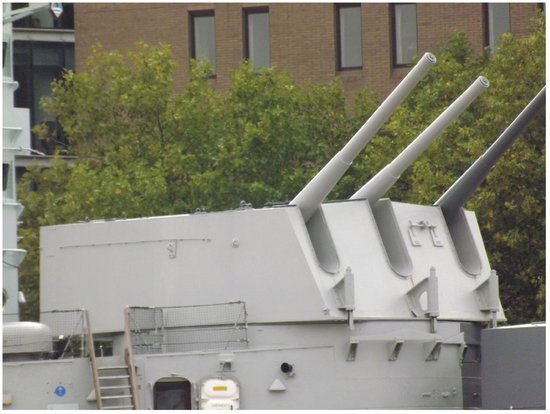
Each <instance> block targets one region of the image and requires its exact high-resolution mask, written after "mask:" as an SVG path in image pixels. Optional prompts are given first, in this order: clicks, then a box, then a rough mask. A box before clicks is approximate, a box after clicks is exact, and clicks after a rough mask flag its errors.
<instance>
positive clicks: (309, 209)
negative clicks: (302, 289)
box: [290, 53, 437, 221]
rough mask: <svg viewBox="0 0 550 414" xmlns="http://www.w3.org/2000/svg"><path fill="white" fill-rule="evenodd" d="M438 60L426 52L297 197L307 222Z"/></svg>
mask: <svg viewBox="0 0 550 414" xmlns="http://www.w3.org/2000/svg"><path fill="white" fill-rule="evenodd" d="M436 61H437V59H436V58H435V56H434V55H432V54H431V53H425V54H424V56H422V58H421V59H420V60H419V61H418V63H417V64H416V65H415V66H414V68H412V69H411V71H410V72H409V73H408V74H407V76H405V78H404V79H403V80H402V81H401V82H400V83H399V85H398V86H397V87H396V88H395V89H394V90H393V92H392V93H391V94H390V95H389V96H388V97H387V98H386V99H385V100H384V102H383V103H382V104H381V105H380V106H379V107H378V109H376V111H375V112H374V113H373V114H372V116H371V117H370V118H369V119H368V120H367V121H366V122H365V123H364V124H363V126H362V127H361V128H360V129H359V131H357V133H356V134H355V135H354V136H353V137H352V138H351V139H350V140H349V141H348V143H347V144H346V145H345V146H344V148H342V149H341V150H340V151H339V152H338V153H337V154H336V155H335V156H334V157H333V158H332V159H331V160H330V161H329V162H328V163H327V164H326V165H325V166H324V167H323V169H322V170H321V171H320V172H319V173H318V174H317V175H316V176H315V177H314V178H313V179H312V180H311V181H310V182H309V183H308V184H307V185H306V186H305V187H304V188H303V189H302V191H300V192H299V193H298V195H297V196H296V197H294V199H293V200H292V201H291V202H290V204H293V205H296V206H298V207H299V208H300V211H301V212H302V215H303V217H304V220H305V221H308V220H309V219H310V218H311V216H313V214H314V213H315V211H316V210H317V209H318V207H319V205H320V204H321V203H322V202H323V200H324V199H325V197H326V196H327V195H328V194H329V193H330V192H331V190H332V189H333V188H334V186H335V185H336V183H337V182H338V181H339V180H340V178H342V176H343V175H344V173H345V172H346V171H347V169H348V168H349V166H350V165H351V163H352V162H353V160H354V159H355V158H356V157H357V156H358V155H359V153H360V152H361V151H362V149H363V148H364V147H365V145H367V143H368V142H369V141H370V140H371V139H372V137H373V136H374V135H375V134H376V132H377V131H378V130H379V129H380V127H381V126H382V125H383V124H384V122H386V121H387V119H388V118H389V117H390V116H391V114H392V113H393V111H394V110H395V109H396V108H397V107H398V106H399V104H400V103H401V102H403V100H404V99H405V98H406V97H407V95H408V94H409V93H410V92H411V91H412V89H413V88H414V87H415V86H416V85H417V84H418V82H420V80H421V79H422V78H423V77H424V76H425V75H426V73H427V72H428V70H429V69H430V67H432V66H433V65H434V64H435V63H436Z"/></svg>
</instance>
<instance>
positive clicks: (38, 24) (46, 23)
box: [11, 3, 74, 30]
mask: <svg viewBox="0 0 550 414" xmlns="http://www.w3.org/2000/svg"><path fill="white" fill-rule="evenodd" d="M44 4H47V3H44ZM11 7H12V10H16V9H21V8H24V7H29V3H12V5H11ZM13 27H18V28H32V29H69V30H73V29H74V5H73V4H71V3H63V13H61V16H59V18H55V17H54V16H53V14H52V13H51V12H50V11H49V10H48V9H47V8H44V9H42V10H38V11H37V12H35V13H33V14H32V15H30V16H28V17H24V18H23V19H20V20H16V21H14V22H13Z"/></svg>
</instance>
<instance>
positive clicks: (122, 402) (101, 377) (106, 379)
mask: <svg viewBox="0 0 550 414" xmlns="http://www.w3.org/2000/svg"><path fill="white" fill-rule="evenodd" d="M96 371H97V380H98V382H99V395H97V392H96V398H97V402H98V408H99V409H100V410H133V409H134V408H135V406H134V396H133V395H132V385H131V383H130V369H129V367H128V366H127V365H119V366H105V367H96Z"/></svg>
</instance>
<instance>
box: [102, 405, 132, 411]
mask: <svg viewBox="0 0 550 414" xmlns="http://www.w3.org/2000/svg"><path fill="white" fill-rule="evenodd" d="M103 409H104V410H133V409H134V406H133V405H111V406H108V407H103Z"/></svg>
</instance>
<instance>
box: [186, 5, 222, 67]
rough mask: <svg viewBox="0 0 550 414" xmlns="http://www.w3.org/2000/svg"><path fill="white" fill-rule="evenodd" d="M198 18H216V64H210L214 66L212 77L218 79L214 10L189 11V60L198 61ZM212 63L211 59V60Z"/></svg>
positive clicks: (215, 50) (215, 51)
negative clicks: (196, 23)
mask: <svg viewBox="0 0 550 414" xmlns="http://www.w3.org/2000/svg"><path fill="white" fill-rule="evenodd" d="M196 17H213V18H214V58H215V62H210V65H211V66H212V72H213V74H212V76H211V77H213V78H215V77H216V73H217V71H218V68H217V65H218V62H217V46H218V45H217V41H216V12H215V10H214V9H204V10H190V11H189V24H188V26H189V58H190V59H195V60H198V59H197V50H196V38H195V18H196ZM209 61H210V59H209Z"/></svg>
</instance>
